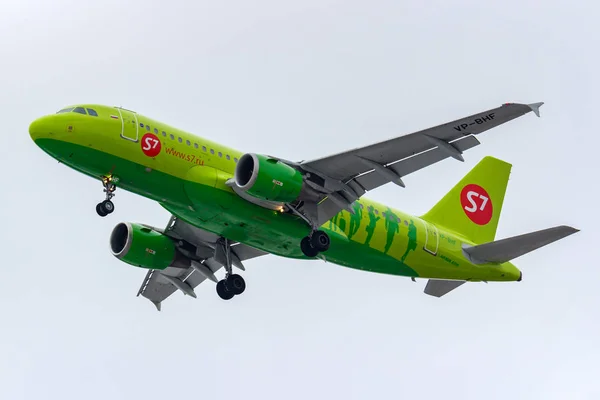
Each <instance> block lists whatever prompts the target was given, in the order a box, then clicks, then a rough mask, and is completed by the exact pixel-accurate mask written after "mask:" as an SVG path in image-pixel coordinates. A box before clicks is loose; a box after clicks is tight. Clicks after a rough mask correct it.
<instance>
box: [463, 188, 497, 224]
mask: <svg viewBox="0 0 600 400" xmlns="http://www.w3.org/2000/svg"><path fill="white" fill-rule="evenodd" d="M460 204H461V205H462V208H463V210H464V212H465V214H466V215H467V217H469V219H470V220H471V221H473V222H474V223H476V224H477V225H485V224H487V223H488V222H490V220H491V219H492V215H493V206H492V200H491V199H490V195H489V194H488V193H487V192H486V191H485V189H484V188H482V187H481V186H479V185H474V184H470V185H467V186H465V187H464V188H463V190H462V191H461V192H460Z"/></svg>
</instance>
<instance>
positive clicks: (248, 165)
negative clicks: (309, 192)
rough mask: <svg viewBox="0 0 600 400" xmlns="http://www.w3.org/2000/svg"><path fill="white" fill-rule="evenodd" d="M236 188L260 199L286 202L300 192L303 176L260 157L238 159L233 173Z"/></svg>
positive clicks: (276, 161)
mask: <svg viewBox="0 0 600 400" xmlns="http://www.w3.org/2000/svg"><path fill="white" fill-rule="evenodd" d="M234 180H235V184H236V185H237V187H238V188H239V189H241V190H243V191H244V192H246V193H248V194H249V195H251V196H254V197H256V198H259V199H262V200H269V201H277V202H282V203H289V202H292V201H294V200H297V199H298V197H299V196H300V193H301V192H302V188H303V185H304V180H303V178H302V173H301V172H300V171H298V170H296V169H294V168H292V167H290V166H289V165H287V164H284V163H282V162H281V161H279V160H277V159H274V158H271V157H268V156H264V155H261V154H253V153H247V154H244V155H243V156H242V157H240V159H239V161H238V163H237V165H236V167H235V173H234Z"/></svg>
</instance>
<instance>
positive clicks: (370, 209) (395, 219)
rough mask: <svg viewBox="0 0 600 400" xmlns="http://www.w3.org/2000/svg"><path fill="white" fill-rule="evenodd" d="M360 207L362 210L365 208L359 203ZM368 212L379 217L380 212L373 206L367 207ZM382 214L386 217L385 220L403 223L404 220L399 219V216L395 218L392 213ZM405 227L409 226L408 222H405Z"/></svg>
mask: <svg viewBox="0 0 600 400" xmlns="http://www.w3.org/2000/svg"><path fill="white" fill-rule="evenodd" d="M359 207H360V208H361V210H362V209H364V208H365V206H364V204H362V203H359ZM367 210H368V211H369V212H372V213H374V214H375V215H379V210H377V209H376V208H374V207H373V206H369V207H367ZM381 214H382V215H383V216H384V218H386V219H388V220H394V221H396V222H397V223H399V224H401V223H402V220H401V219H400V217H397V216H395V215H393V214H390V213H388V212H386V211H384V212H382V213H381ZM404 225H408V221H407V220H404Z"/></svg>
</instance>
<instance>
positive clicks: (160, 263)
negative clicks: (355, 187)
mask: <svg viewBox="0 0 600 400" xmlns="http://www.w3.org/2000/svg"><path fill="white" fill-rule="evenodd" d="M110 250H111V252H112V254H113V255H114V256H115V257H117V258H118V259H119V260H121V261H124V262H126V263H127V264H131V265H133V266H136V267H140V268H146V269H160V270H163V269H165V268H167V267H170V266H181V267H185V266H189V264H190V260H189V259H187V258H186V257H184V256H183V255H182V254H181V253H179V252H178V251H177V248H176V246H175V243H174V242H173V240H172V239H171V238H169V237H168V236H165V235H163V234H162V233H160V232H158V231H156V230H154V229H152V228H150V227H147V226H144V225H138V224H133V223H130V222H121V223H119V224H118V225H117V226H115V227H114V229H113V231H112V233H111V235H110Z"/></svg>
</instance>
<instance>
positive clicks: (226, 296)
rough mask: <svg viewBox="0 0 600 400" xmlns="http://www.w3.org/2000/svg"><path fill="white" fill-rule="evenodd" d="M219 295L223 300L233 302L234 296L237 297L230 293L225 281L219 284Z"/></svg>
mask: <svg viewBox="0 0 600 400" xmlns="http://www.w3.org/2000/svg"><path fill="white" fill-rule="evenodd" d="M217 294H218V295H219V297H220V298H222V299H223V300H231V299H232V298H233V296H235V294H234V293H233V292H230V291H229V290H228V289H227V285H226V284H225V279H223V280H220V281H219V282H218V283H217Z"/></svg>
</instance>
